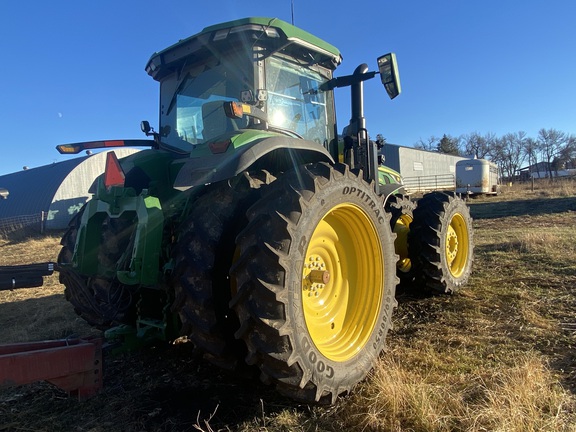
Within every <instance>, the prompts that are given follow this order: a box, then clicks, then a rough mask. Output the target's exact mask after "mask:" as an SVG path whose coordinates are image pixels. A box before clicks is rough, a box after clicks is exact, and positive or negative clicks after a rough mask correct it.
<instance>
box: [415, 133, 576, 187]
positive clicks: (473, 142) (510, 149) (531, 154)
mask: <svg viewBox="0 0 576 432" xmlns="http://www.w3.org/2000/svg"><path fill="white" fill-rule="evenodd" d="M414 148H417V149H421V150H428V151H435V152H438V153H446V154H452V155H456V156H464V157H476V158H478V159H488V160H491V161H492V162H494V163H496V164H497V165H498V167H499V168H500V174H501V176H502V177H507V178H510V179H512V178H514V177H516V176H517V175H518V170H519V169H520V168H522V167H524V166H525V165H526V164H527V165H528V166H530V167H537V166H539V165H538V164H540V166H541V167H542V168H544V170H545V172H546V174H545V176H546V177H549V178H553V177H556V176H557V175H558V171H560V170H565V169H569V168H576V136H575V135H572V134H568V133H565V132H562V131H559V130H556V129H540V130H539V131H538V135H537V136H536V137H535V138H534V137H529V136H528V135H527V134H526V132H523V131H520V132H512V133H507V134H504V135H502V136H496V135H495V134H493V133H486V134H480V133H478V132H473V133H471V134H468V135H461V136H458V137H454V136H451V135H447V134H444V135H443V136H442V138H437V137H434V136H431V137H430V138H428V139H427V140H422V139H420V140H419V141H418V142H417V143H415V144H414ZM535 171H536V172H538V175H540V171H542V169H535Z"/></svg>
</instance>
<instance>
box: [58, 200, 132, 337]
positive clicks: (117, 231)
mask: <svg viewBox="0 0 576 432" xmlns="http://www.w3.org/2000/svg"><path fill="white" fill-rule="evenodd" d="M83 213H84V208H82V209H81V210H80V212H79V213H78V214H77V215H76V216H74V218H72V220H71V221H70V223H69V224H68V230H67V231H66V233H65V234H64V236H63V237H62V240H61V241H60V244H61V245H62V249H61V250H60V253H59V254H58V260H57V261H58V264H59V265H60V276H59V280H60V283H61V284H63V285H64V286H65V290H64V295H65V298H66V300H68V301H69V302H70V303H71V304H72V306H74V310H75V311H76V313H77V314H78V315H79V316H80V317H82V318H83V319H84V320H85V321H86V322H88V324H90V325H92V326H94V327H96V328H98V329H101V330H105V329H108V328H110V327H112V326H114V325H118V324H131V323H133V320H134V316H135V302H136V293H135V291H137V289H138V287H137V286H136V287H130V286H127V285H124V284H121V283H120V282H119V281H118V280H117V279H116V278H114V277H104V276H100V275H97V276H89V277H88V276H83V275H80V274H78V273H76V271H75V270H74V269H73V268H71V267H70V265H69V264H71V262H72V255H73V252H74V246H75V244H76V238H77V236H78V229H79V227H80V219H81V218H82V214H83ZM132 225H133V224H132V222H131V221H125V220H120V219H112V218H106V219H105V221H104V223H103V226H102V234H101V240H100V242H101V244H100V246H99V248H98V261H99V263H100V264H101V265H103V266H104V267H106V268H114V267H115V265H116V263H117V261H118V260H119V259H120V257H121V255H122V253H123V252H124V251H125V249H126V247H127V245H128V244H129V242H130V234H131V229H130V227H131V226H132Z"/></svg>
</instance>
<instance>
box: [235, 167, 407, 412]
mask: <svg viewBox="0 0 576 432" xmlns="http://www.w3.org/2000/svg"><path fill="white" fill-rule="evenodd" d="M383 205H384V203H383V198H382V197H380V196H379V195H378V194H376V192H375V191H374V185H373V184H368V183H366V182H365V181H364V180H362V178H361V176H358V175H357V174H355V173H353V172H351V171H349V169H348V167H347V166H346V165H341V164H338V165H336V166H331V165H329V164H325V163H319V164H315V165H306V166H303V167H299V168H297V169H295V170H294V171H292V172H289V173H287V174H285V175H284V176H282V177H281V178H280V179H278V180H277V181H276V182H274V183H273V184H272V185H271V186H270V187H269V188H267V189H266V191H265V194H264V196H263V197H262V199H261V200H260V201H258V202H257V203H256V204H255V205H254V206H252V207H251V208H250V210H249V211H248V217H249V220H250V223H249V224H248V226H247V227H246V229H244V230H243V231H242V232H241V233H240V235H239V236H238V239H237V243H238V246H239V249H240V252H241V255H240V258H239V259H238V261H237V262H236V264H235V265H234V267H233V270H232V275H233V277H234V278H235V279H236V281H237V282H236V283H237V286H238V293H237V295H236V296H235V297H234V298H233V299H232V302H231V304H232V306H233V307H234V309H235V310H236V312H237V313H238V317H239V319H240V323H241V327H240V329H239V330H238V332H237V333H236V334H237V337H240V338H242V339H243V340H244V341H245V342H246V345H247V347H248V356H247V358H246V361H247V363H248V364H256V365H258V367H259V368H260V371H261V373H262V379H263V380H264V381H271V382H273V383H275V384H276V385H277V387H278V390H279V391H280V392H282V393H284V394H287V395H289V396H290V397H293V398H296V399H299V400H303V401H306V402H312V401H319V400H323V401H324V400H326V401H334V400H335V399H336V397H337V396H338V395H339V394H341V393H343V392H347V391H349V390H350V389H351V388H352V387H353V386H354V385H356V384H357V383H358V382H359V381H360V380H362V379H363V378H364V377H365V376H366V375H367V373H368V372H369V370H370V369H371V368H372V367H373V366H374V363H375V362H376V360H377V358H378V356H379V355H380V353H381V352H382V351H383V349H384V347H385V340H386V335H387V333H388V330H389V329H390V327H391V316H392V312H393V308H394V307H395V306H396V304H397V303H396V299H395V297H394V295H395V287H396V283H397V278H396V256H395V254H394V236H393V234H392V233H391V231H390V225H389V224H390V220H389V217H388V215H387V214H386V212H385V211H383Z"/></svg>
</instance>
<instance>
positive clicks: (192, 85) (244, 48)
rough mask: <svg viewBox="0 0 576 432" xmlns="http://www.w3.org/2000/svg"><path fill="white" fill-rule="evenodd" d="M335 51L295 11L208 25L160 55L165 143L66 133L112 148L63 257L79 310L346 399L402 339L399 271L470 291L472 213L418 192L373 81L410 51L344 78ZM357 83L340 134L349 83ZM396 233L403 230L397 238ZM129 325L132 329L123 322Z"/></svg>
mask: <svg viewBox="0 0 576 432" xmlns="http://www.w3.org/2000/svg"><path fill="white" fill-rule="evenodd" d="M341 59H342V58H341V55H340V52H339V51H338V49H336V48H335V47H334V46H332V45H330V44H328V43H326V42H324V41H322V40H321V39H319V38H317V37H315V36H313V35H311V34H309V33H307V32H305V31H303V30H300V29H298V28H296V27H294V26H292V25H290V24H288V23H286V22H283V21H281V20H278V19H275V18H274V19H269V18H247V19H241V20H237V21H232V22H228V23H224V24H219V25H215V26H211V27H207V28H205V29H204V30H202V31H201V32H200V33H198V34H196V35H194V36H192V37H189V38H187V39H184V40H181V41H180V42H178V43H177V44H175V45H173V46H171V47H169V48H167V49H165V50H163V51H161V52H158V53H155V54H153V55H152V57H151V58H150V60H149V61H148V63H147V65H146V71H147V72H148V74H149V75H150V76H152V78H154V79H155V80H157V81H159V82H160V119H159V127H158V130H154V128H152V127H151V126H150V124H149V123H148V122H142V130H143V132H144V133H145V134H146V135H147V136H149V137H151V138H152V139H145V140H128V141H123V140H118V141H98V142H86V143H78V144H67V145H61V146H58V147H57V148H58V150H59V151H60V152H61V153H71V154H74V153H78V152H80V151H83V150H86V149H95V148H105V147H106V148H112V147H117V146H135V145H140V146H148V147H150V148H149V149H146V150H142V151H140V152H138V153H136V154H134V155H131V156H128V157H126V158H123V159H122V160H118V159H117V158H116V157H115V155H114V153H113V152H111V153H108V155H107V162H106V169H105V173H104V174H103V175H102V176H101V177H100V178H98V179H97V182H95V185H94V186H93V190H92V191H91V192H92V193H93V198H92V199H91V200H90V201H89V202H88V203H87V204H86V205H85V206H84V208H83V209H82V210H81V211H80V212H79V214H78V215H77V216H76V217H75V218H74V219H73V220H72V222H71V223H70V226H69V229H68V231H67V232H66V234H65V235H64V237H63V239H62V250H61V252H60V255H59V257H58V265H59V269H60V280H61V282H62V283H63V284H64V285H65V287H66V290H65V293H66V297H67V299H68V300H69V301H70V302H71V303H72V305H73V306H74V308H75V310H76V312H77V313H78V314H79V315H80V316H81V317H83V318H84V319H85V320H86V321H88V322H89V323H90V324H92V325H94V326H96V327H98V328H101V329H110V328H119V326H121V327H120V328H127V327H128V328H133V329H134V331H135V332H136V333H137V334H138V336H142V337H145V336H151V335H156V336H160V337H163V338H165V339H170V338H175V337H177V336H178V335H181V336H185V337H187V338H189V339H190V340H191V341H192V342H193V343H194V345H195V347H197V348H198V349H199V350H201V352H202V353H203V354H204V356H205V358H207V359H208V360H209V361H211V362H212V363H214V364H217V365H219V366H221V367H223V368H227V369H230V370H238V369H239V368H243V367H248V366H249V367H250V368H252V369H254V368H257V369H259V372H260V376H261V377H262V379H263V380H264V381H266V382H270V383H272V384H275V385H276V387H277V389H278V390H279V391H280V392H282V393H284V394H287V395H289V396H291V397H293V398H296V399H299V400H303V401H310V402H311V401H320V400H327V401H334V400H335V399H336V397H337V396H338V395H340V394H342V393H345V392H349V391H350V390H351V388H352V387H353V386H354V385H356V384H357V383H358V382H359V381H361V380H362V379H363V378H364V377H365V376H366V374H367V373H368V371H369V370H370V369H371V368H372V367H373V366H374V364H375V362H376V361H377V359H378V357H379V355H380V354H381V352H382V351H383V350H384V348H385V340H386V335H387V333H388V330H389V329H390V326H391V319H392V313H393V310H394V308H395V306H396V305H397V301H396V299H395V291H396V286H397V284H398V281H399V279H398V276H397V275H399V276H400V278H401V279H403V280H405V281H408V282H410V283H416V282H417V283H421V284H423V286H428V287H429V288H432V289H434V290H437V291H442V292H453V291H455V290H457V289H458V288H459V287H460V286H462V285H463V284H464V283H465V282H466V280H467V279H468V277H469V274H470V271H471V264H472V255H473V240H472V225H471V219H470V216H469V213H468V210H467V208H466V206H465V205H464V203H463V202H462V201H461V200H460V199H458V198H457V197H456V196H455V195H454V194H446V193H432V194H429V195H427V196H425V197H424V198H422V199H421V200H420V203H419V205H418V206H417V207H416V205H415V204H414V203H413V202H412V201H410V200H408V199H407V198H406V197H405V194H404V193H403V189H402V184H401V179H400V176H399V175H398V173H396V172H394V171H392V170H390V169H389V168H387V167H385V166H383V164H382V163H381V159H380V157H379V154H378V145H377V143H375V142H374V141H372V140H370V138H369V135H368V132H367V129H366V125H365V119H364V115H363V82H364V81H366V80H369V79H371V78H374V77H375V76H376V75H378V74H379V75H380V79H381V81H382V83H383V85H384V87H385V89H386V91H387V93H388V95H389V96H390V98H394V97H396V96H397V95H398V94H399V93H400V83H399V76H398V72H397V66H396V59H395V56H394V54H387V55H384V56H382V57H380V58H379V59H378V72H371V71H369V70H368V67H367V66H366V65H360V66H359V67H358V68H356V70H355V71H354V73H353V74H352V75H349V76H343V77H333V72H334V70H335V69H336V67H337V66H338V65H339V64H340V62H341ZM348 86H349V87H350V88H351V101H352V119H351V121H350V124H349V125H348V127H347V128H346V130H345V134H344V137H343V140H340V143H339V137H338V133H337V127H336V115H335V106H334V91H333V90H334V89H335V88H337V87H348ZM395 233H396V234H395ZM122 326H123V327H122Z"/></svg>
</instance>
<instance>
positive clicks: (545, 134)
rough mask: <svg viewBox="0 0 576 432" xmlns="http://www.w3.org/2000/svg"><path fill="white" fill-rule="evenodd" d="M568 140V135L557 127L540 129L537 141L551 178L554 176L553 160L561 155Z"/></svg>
mask: <svg viewBox="0 0 576 432" xmlns="http://www.w3.org/2000/svg"><path fill="white" fill-rule="evenodd" d="M567 141H568V137H567V135H566V134H565V133H564V132H560V131H558V130H556V129H540V130H539V131H538V138H537V142H538V150H539V152H540V158H541V160H542V161H543V162H546V170H547V171H548V174H549V175H550V178H553V177H554V174H553V169H552V162H553V161H554V159H555V158H557V157H558V156H559V154H560V152H561V151H562V148H563V147H564V146H565V145H566V143H567Z"/></svg>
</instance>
